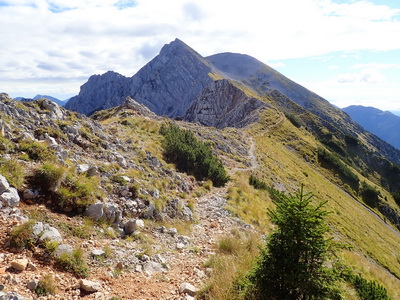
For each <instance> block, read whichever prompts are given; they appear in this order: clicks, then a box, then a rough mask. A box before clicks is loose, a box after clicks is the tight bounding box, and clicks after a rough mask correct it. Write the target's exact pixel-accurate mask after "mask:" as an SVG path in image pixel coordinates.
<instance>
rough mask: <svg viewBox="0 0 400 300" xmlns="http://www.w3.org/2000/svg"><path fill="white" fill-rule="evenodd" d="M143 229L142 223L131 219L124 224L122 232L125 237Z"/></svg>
mask: <svg viewBox="0 0 400 300" xmlns="http://www.w3.org/2000/svg"><path fill="white" fill-rule="evenodd" d="M143 228H144V221H143V220H140V219H132V220H129V221H128V222H126V223H125V225H124V230H125V234H126V235H130V234H132V233H134V232H135V231H136V230H139V229H143Z"/></svg>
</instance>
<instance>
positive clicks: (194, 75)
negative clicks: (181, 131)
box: [129, 39, 212, 117]
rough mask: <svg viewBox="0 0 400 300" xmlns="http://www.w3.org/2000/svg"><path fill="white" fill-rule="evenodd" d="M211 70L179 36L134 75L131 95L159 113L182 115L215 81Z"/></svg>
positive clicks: (174, 115)
mask: <svg viewBox="0 0 400 300" xmlns="http://www.w3.org/2000/svg"><path fill="white" fill-rule="evenodd" d="M209 72H211V67H210V65H209V64H208V62H207V61H206V60H205V59H204V58H203V57H202V56H201V55H200V54H198V53H197V52H196V51H194V50H193V49H192V48H190V47H189V46H187V45H186V44H185V43H183V42H182V41H180V40H178V39H176V40H175V41H173V42H172V43H170V44H168V45H165V46H164V47H163V48H162V49H161V51H160V54H159V55H158V56H157V57H155V58H154V59H153V60H152V61H150V62H149V63H148V64H147V65H145V66H144V67H143V68H142V69H141V70H140V71H139V72H138V73H137V74H136V75H135V76H133V77H132V79H131V82H130V84H129V87H130V92H129V94H130V95H132V97H133V98H134V99H135V100H136V101H138V102H139V103H143V104H144V105H146V106H147V107H148V108H149V109H150V110H152V111H153V112H155V113H156V114H158V115H166V116H169V117H176V116H182V115H183V114H184V113H185V112H186V110H187V109H188V107H189V106H190V104H191V103H192V102H193V100H194V99H195V98H196V97H197V96H198V95H199V94H200V92H201V91H202V90H203V89H204V88H205V87H206V86H207V85H208V84H210V83H211V82H212V79H211V77H209V76H208V73H209Z"/></svg>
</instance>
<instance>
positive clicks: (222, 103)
mask: <svg viewBox="0 0 400 300" xmlns="http://www.w3.org/2000/svg"><path fill="white" fill-rule="evenodd" d="M264 107H267V105H266V104H265V103H263V102H262V101H260V100H258V99H255V98H251V97H249V96H247V95H246V94H245V93H244V92H243V91H242V90H240V89H238V88H237V87H235V86H234V85H233V84H232V83H231V82H230V81H228V80H226V79H223V80H218V81H215V82H213V83H211V84H210V85H209V86H208V87H207V88H205V89H204V90H203V91H202V93H201V94H200V95H199V96H198V97H197V98H196V99H195V100H194V101H193V103H192V105H191V106H190V108H189V109H188V110H187V112H186V114H185V116H184V118H183V119H184V120H185V121H189V122H198V123H200V124H202V125H206V126H213V127H217V128H225V127H238V128H240V127H244V126H246V125H249V124H251V123H254V122H256V121H258V119H259V112H260V109H261V108H264Z"/></svg>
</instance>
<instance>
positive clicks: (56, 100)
mask: <svg viewBox="0 0 400 300" xmlns="http://www.w3.org/2000/svg"><path fill="white" fill-rule="evenodd" d="M39 99H49V100H51V101H53V102H55V103H57V104H58V105H60V106H64V105H65V104H66V103H67V102H68V100H69V99H67V100H60V99H57V98H55V97H52V96H48V95H39V94H38V95H36V96H35V97H33V98H25V97H15V98H14V100H18V101H25V102H30V101H34V100H39Z"/></svg>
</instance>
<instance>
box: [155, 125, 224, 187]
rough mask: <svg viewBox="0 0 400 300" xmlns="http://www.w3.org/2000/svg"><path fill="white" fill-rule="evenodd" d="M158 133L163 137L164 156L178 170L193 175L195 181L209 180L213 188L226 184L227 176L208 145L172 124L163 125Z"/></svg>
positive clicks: (189, 132)
mask: <svg viewBox="0 0 400 300" xmlns="http://www.w3.org/2000/svg"><path fill="white" fill-rule="evenodd" d="M160 133H161V134H162V135H163V136H164V141H163V145H164V155H165V157H166V158H167V159H168V160H169V161H171V162H173V163H175V164H176V167H177V168H178V170H180V171H183V172H186V173H189V174H192V175H194V176H195V177H196V179H197V180H207V179H211V181H212V182H213V184H214V186H223V185H225V183H226V182H228V180H229V176H228V174H227V172H226V170H225V168H224V166H223V164H222V162H221V161H220V160H219V159H218V158H217V157H216V156H215V155H214V153H213V151H212V148H211V145H210V144H209V143H204V142H202V141H199V140H198V139H197V138H196V137H195V136H194V134H193V133H192V132H191V131H189V130H184V129H180V128H179V127H178V126H177V125H174V124H169V125H163V126H162V127H161V129H160Z"/></svg>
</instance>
